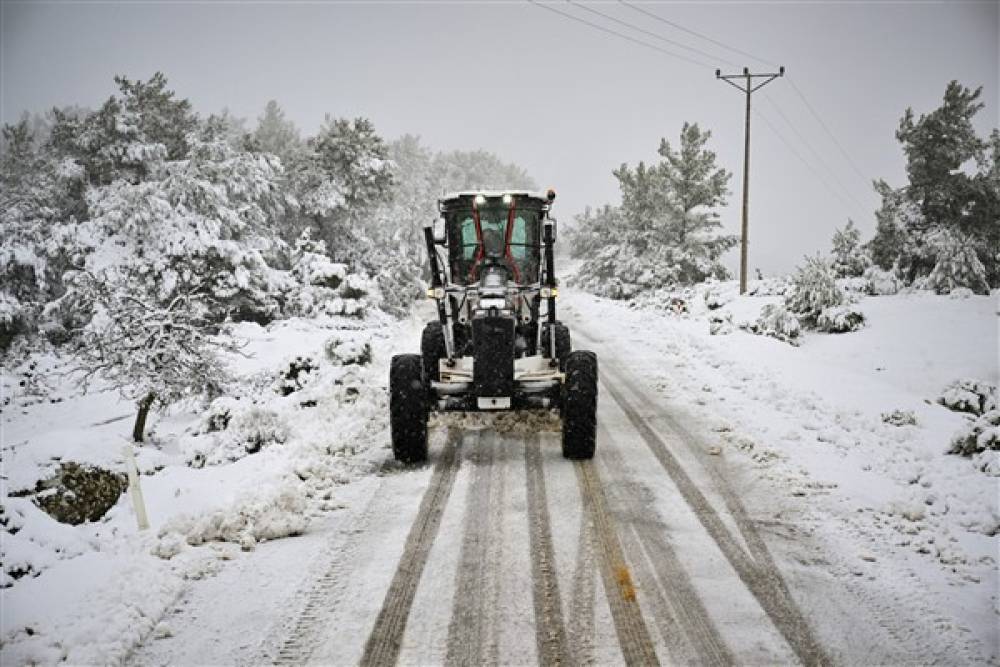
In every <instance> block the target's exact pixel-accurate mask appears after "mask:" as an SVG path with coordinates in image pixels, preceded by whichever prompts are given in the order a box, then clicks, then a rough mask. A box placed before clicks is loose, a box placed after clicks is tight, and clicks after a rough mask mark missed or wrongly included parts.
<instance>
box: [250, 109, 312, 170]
mask: <svg viewBox="0 0 1000 667" xmlns="http://www.w3.org/2000/svg"><path fill="white" fill-rule="evenodd" d="M253 138H254V141H255V142H256V145H255V148H256V149H258V150H260V151H263V152H265V153H271V154H272V155H277V156H278V157H279V158H280V159H281V163H282V164H283V165H284V166H285V167H286V168H287V167H289V166H290V165H291V163H292V162H293V160H294V159H295V157H296V156H297V155H298V154H299V153H300V152H301V150H302V139H301V138H300V137H299V129H298V128H297V127H296V126H295V123H293V122H292V121H291V120H288V119H287V118H285V112H284V111H283V110H282V109H281V107H280V106H278V103H277V102H276V101H274V100H271V101H269V102H268V103H267V106H265V107H264V115H262V116H260V117H259V118H258V119H257V129H256V130H254V133H253Z"/></svg>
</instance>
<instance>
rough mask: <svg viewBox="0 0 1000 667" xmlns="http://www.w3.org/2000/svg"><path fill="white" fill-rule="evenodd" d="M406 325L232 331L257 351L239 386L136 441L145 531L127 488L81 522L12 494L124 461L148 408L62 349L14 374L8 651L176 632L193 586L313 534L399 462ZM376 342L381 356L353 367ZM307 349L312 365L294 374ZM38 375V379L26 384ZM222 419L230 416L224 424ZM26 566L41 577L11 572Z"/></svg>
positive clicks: (17, 658)
mask: <svg viewBox="0 0 1000 667" xmlns="http://www.w3.org/2000/svg"><path fill="white" fill-rule="evenodd" d="M406 326H407V324H403V325H398V324H389V323H388V322H387V320H386V318H376V319H369V320H366V321H358V320H352V319H349V318H334V319H322V320H299V319H293V320H288V321H284V322H278V323H275V324H273V325H271V326H269V327H268V328H266V329H265V328H262V327H259V326H257V325H254V324H242V325H238V326H237V327H235V328H234V330H233V331H232V334H233V335H234V336H236V337H237V338H238V339H239V340H241V341H243V342H244V343H245V347H244V348H243V350H242V355H240V356H234V357H233V358H232V359H231V364H230V365H231V367H232V368H233V371H234V372H235V374H236V376H237V379H236V381H235V382H234V383H233V384H232V386H231V387H229V389H228V391H227V395H226V396H224V397H222V398H220V399H218V400H217V401H215V402H214V403H213V404H212V405H211V406H209V407H208V408H207V409H206V408H205V407H204V406H203V405H200V404H191V405H188V406H180V407H179V408H174V409H172V410H171V411H170V412H168V413H167V414H166V415H156V416H155V418H154V419H152V423H151V426H150V428H149V433H148V437H147V440H148V442H147V443H146V444H144V445H143V446H140V447H136V448H135V452H136V455H137V460H138V467H139V470H140V471H141V473H142V476H141V488H142V492H143V495H144V498H145V503H146V506H147V510H148V514H149V519H150V523H151V527H150V529H149V530H146V531H141V532H140V531H138V530H137V528H136V518H135V514H134V511H133V509H132V504H131V500H130V497H129V495H128V494H124V495H122V496H121V498H120V499H119V502H118V503H117V505H116V506H115V507H113V508H112V509H111V510H110V512H108V514H107V516H106V517H105V518H104V519H103V520H102V521H99V522H96V523H85V524H82V525H80V526H68V525H64V524H60V523H57V522H56V521H54V520H53V519H51V518H50V517H48V515H46V514H44V513H43V512H42V511H41V510H39V509H38V508H37V507H35V506H34V504H33V503H32V502H31V501H30V500H29V499H28V498H16V497H10V496H9V494H10V493H12V492H13V493H16V492H18V491H20V490H24V489H32V488H33V487H34V486H35V483H36V482H37V481H38V480H40V479H44V478H46V477H48V476H49V475H50V474H51V473H52V471H53V470H54V469H55V467H56V466H57V465H58V463H59V462H67V461H75V462H79V463H84V464H86V463H92V464H95V465H99V466H102V467H105V468H108V469H111V470H115V471H124V458H123V452H122V448H123V446H125V445H126V444H127V443H128V441H129V435H130V433H131V426H132V421H133V420H134V416H135V413H134V407H133V405H132V404H130V403H126V402H124V401H122V400H121V399H120V398H119V397H118V396H117V394H115V393H111V392H101V391H99V390H98V391H94V392H92V393H89V394H87V395H81V393H80V391H79V389H77V388H76V387H75V386H74V385H73V383H72V382H71V381H70V380H69V378H68V377H66V376H65V375H64V372H65V365H63V364H61V363H60V362H59V361H58V360H56V359H54V358H50V357H45V358H41V359H38V360H36V366H35V368H34V369H30V370H29V366H28V364H25V365H24V366H22V367H20V368H17V369H11V370H9V371H5V374H4V378H3V380H4V391H5V398H6V397H9V398H10V401H9V403H8V404H7V405H6V406H5V408H4V411H3V414H2V416H0V417H2V420H3V423H2V428H3V438H2V440H3V451H2V455H3V480H2V491H3V509H4V515H3V519H4V521H3V524H4V526H5V527H6V532H3V533H0V535H2V539H3V545H2V556H3V557H2V561H3V570H4V575H3V576H4V585H5V586H7V587H5V588H3V589H2V590H0V596H2V597H0V601H2V607H3V615H2V616H3V618H2V630H0V633H2V634H0V641H2V652H0V655H2V656H3V658H4V659H3V662H4V663H5V664H14V663H21V662H36V661H37V662H42V663H49V662H56V661H59V660H67V661H69V662H71V663H103V662H108V661H116V660H119V659H121V658H123V657H124V656H125V655H127V654H128V653H129V651H131V650H132V648H133V647H134V646H135V645H136V644H137V643H139V642H140V641H141V640H142V639H143V638H148V637H150V636H156V635H157V634H162V633H164V632H166V629H165V627H159V625H158V624H159V623H160V619H161V618H162V617H163V615H164V613H165V612H166V611H167V610H168V609H169V608H170V606H171V605H172V604H174V603H175V601H176V600H178V599H180V598H182V597H183V596H184V595H185V594H186V592H187V591H188V590H189V589H190V588H191V587H192V586H193V585H194V582H198V581H201V580H203V579H204V578H206V577H209V576H211V575H213V574H215V573H217V572H218V571H220V569H221V567H222V565H223V564H225V563H226V562H228V561H230V560H240V557H241V552H242V551H246V550H250V549H253V548H254V547H255V546H257V545H258V543H262V542H267V541H269V540H273V539H276V538H280V537H284V536H286V535H295V534H299V533H302V532H306V533H308V532H309V531H310V530H311V526H312V524H313V522H315V521H322V520H323V518H324V517H325V516H326V515H327V513H328V512H329V511H331V510H335V509H337V508H339V507H341V505H342V503H343V502H344V501H343V500H342V499H341V492H340V489H341V488H342V486H343V485H345V484H347V483H349V482H350V481H352V480H354V479H357V478H359V477H367V476H370V475H371V474H373V473H377V472H378V471H379V470H381V468H382V467H383V466H385V465H386V457H387V449H386V447H387V441H388V438H387V435H386V425H385V422H384V414H385V412H386V409H387V408H386V398H385V387H384V377H385V376H386V374H387V371H386V368H387V364H388V359H387V358H386V356H385V352H386V350H387V349H390V348H391V345H389V344H388V342H387V341H389V340H390V339H391V338H392V337H393V336H395V335H398V333H399V330H400V328H401V327H402V328H405V327H406ZM365 344H368V345H370V346H371V348H372V349H373V350H374V355H373V356H374V359H373V360H372V362H371V363H370V364H367V365H358V364H351V363H347V364H345V363H344V362H345V361H348V362H349V361H351V360H352V359H351V358H350V357H352V356H356V355H358V354H360V353H362V352H363V350H364V345H365ZM296 357H309V358H310V359H311V360H312V361H313V363H314V365H315V368H314V370H312V371H311V372H309V373H302V374H300V376H299V379H298V380H296V381H288V380H287V379H285V377H284V375H285V373H286V371H287V370H288V368H289V365H290V363H292V362H293V361H294V360H295V358H296ZM345 357H346V359H345ZM25 373H31V376H32V380H31V381H30V382H26V383H25V384H24V385H21V384H20V382H21V380H22V379H24V377H25ZM286 388H287V389H286ZM288 389H294V391H288ZM283 393H287V395H285V396H283V395H282V394H283ZM212 417H215V418H216V419H220V418H224V419H225V420H226V421H228V427H227V428H225V429H224V430H214V429H218V428H219V427H220V426H221V424H219V423H216V424H215V425H214V426H213V425H210V424H209V422H210V421H211V418H212ZM257 444H259V445H260V449H259V451H256V452H255V453H252V454H248V450H254V449H256V447H257ZM196 466H197V467H196ZM12 529H13V530H12ZM188 543H193V544H200V543H205V544H206V546H202V547H198V548H193V547H190V546H188ZM18 571H28V572H29V573H30V574H28V575H27V576H22V577H20V578H18V579H16V580H13V579H11V574H9V573H12V574H16V573H18Z"/></svg>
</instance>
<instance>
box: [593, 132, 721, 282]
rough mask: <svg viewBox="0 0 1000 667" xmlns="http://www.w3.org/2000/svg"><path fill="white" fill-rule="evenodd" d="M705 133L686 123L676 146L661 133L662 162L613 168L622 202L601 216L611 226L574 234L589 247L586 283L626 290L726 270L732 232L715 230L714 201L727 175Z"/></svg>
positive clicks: (701, 277)
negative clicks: (597, 232) (725, 256)
mask: <svg viewBox="0 0 1000 667" xmlns="http://www.w3.org/2000/svg"><path fill="white" fill-rule="evenodd" d="M710 137H711V133H710V132H707V131H702V130H701V129H700V128H699V127H698V126H697V125H696V124H688V123H685V124H684V127H683V129H682V130H681V139H680V148H679V149H678V150H674V149H673V148H672V147H671V146H670V143H669V142H667V141H666V140H662V141H661V143H660V149H659V152H660V155H661V157H663V160H662V161H661V162H659V163H658V164H655V165H652V166H647V165H646V164H645V163H643V162H640V163H639V164H638V165H637V166H636V167H635V168H631V167H629V166H628V165H627V164H623V165H621V167H619V168H618V169H616V170H615V171H614V172H613V173H614V175H615V178H617V179H618V184H619V187H620V188H621V193H622V204H621V207H620V208H618V209H617V210H616V211H614V212H613V213H612V211H611V210H607V209H605V211H604V213H603V214H602V219H601V220H600V221H599V224H604V223H613V227H608V228H607V229H606V231H607V232H608V233H607V234H606V235H604V238H601V239H600V240H598V237H596V236H595V235H594V234H593V233H590V235H589V236H587V234H588V232H586V231H584V230H583V229H579V232H580V233H581V234H584V235H583V236H579V237H577V238H578V241H577V243H576V246H577V251H581V250H584V251H587V250H590V249H592V250H590V251H591V253H592V254H591V255H590V256H589V257H587V261H586V262H585V263H584V265H583V266H582V267H581V270H580V275H581V277H582V281H581V282H582V283H583V285H584V286H585V287H587V286H588V285H589V286H590V287H589V288H594V289H597V290H598V291H599V292H601V293H604V294H608V295H609V296H610V295H611V293H616V294H619V295H621V296H627V295H630V294H632V293H634V292H635V291H637V290H639V289H648V288H655V287H661V286H665V285H676V284H691V283H696V282H699V281H702V280H705V279H706V278H708V277H710V276H713V277H717V278H723V277H725V276H726V275H727V271H726V270H725V268H724V267H723V266H722V264H721V263H720V262H719V257H720V256H721V255H722V253H724V252H725V251H726V250H728V249H729V248H731V247H733V245H735V243H736V238H735V237H733V236H727V235H720V234H718V232H717V230H718V228H719V227H721V223H720V221H719V217H718V213H717V208H718V207H719V206H721V205H723V204H724V203H725V197H726V195H727V190H726V185H727V183H728V181H729V178H730V175H729V174H728V173H727V172H726V171H725V170H724V169H721V168H719V167H717V166H716V163H715V160H716V156H715V153H713V152H712V151H710V150H708V149H707V148H706V145H707V142H708V140H709V138H710ZM579 222H581V223H583V224H588V223H590V222H592V221H590V220H586V221H582V220H581V221H579ZM602 231H603V230H602ZM612 279H615V280H612ZM629 285H631V287H629ZM609 290H610V292H609Z"/></svg>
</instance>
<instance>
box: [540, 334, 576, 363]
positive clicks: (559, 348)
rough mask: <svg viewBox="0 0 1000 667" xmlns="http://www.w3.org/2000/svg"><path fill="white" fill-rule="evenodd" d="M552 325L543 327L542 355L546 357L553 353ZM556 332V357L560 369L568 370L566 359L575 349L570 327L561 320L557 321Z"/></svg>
mask: <svg viewBox="0 0 1000 667" xmlns="http://www.w3.org/2000/svg"><path fill="white" fill-rule="evenodd" d="M551 330H552V327H550V326H549V325H545V328H544V329H542V356H543V357H545V358H546V359H548V358H549V356H550V355H551V351H550V350H551V346H550V344H549V332H550V331H551ZM555 332H556V359H558V360H559V370H561V371H565V370H566V360H567V359H568V358H569V355H570V352H572V351H573V344H572V341H571V339H570V335H569V327H567V326H566V325H565V324H563V323H561V322H556V325H555Z"/></svg>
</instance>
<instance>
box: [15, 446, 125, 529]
mask: <svg viewBox="0 0 1000 667" xmlns="http://www.w3.org/2000/svg"><path fill="white" fill-rule="evenodd" d="M126 487H127V484H126V482H125V477H124V476H123V475H121V474H119V473H114V472H111V471H110V470H105V469H104V468H99V467H97V466H94V465H85V464H80V463H76V462H73V461H65V462H63V463H60V464H59V467H58V469H57V470H56V472H55V474H54V475H52V476H51V477H49V478H47V479H43V480H39V481H38V483H37V484H36V486H35V488H34V489H33V490H31V491H20V492H14V493H12V494H11V495H12V496H20V497H23V496H30V497H31V499H32V501H33V502H34V503H35V504H36V505H38V506H39V507H40V508H41V509H42V510H44V511H45V513H46V514H48V515H49V516H51V517H52V518H53V519H55V520H56V521H59V522H60V523H68V524H72V525H77V524H81V523H83V522H84V521H98V520H100V519H101V517H103V516H104V515H105V514H107V512H108V510H109V509H111V508H112V507H114V505H115V503H117V502H118V497H119V496H121V494H122V493H123V492H124V491H125V489H126Z"/></svg>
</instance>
